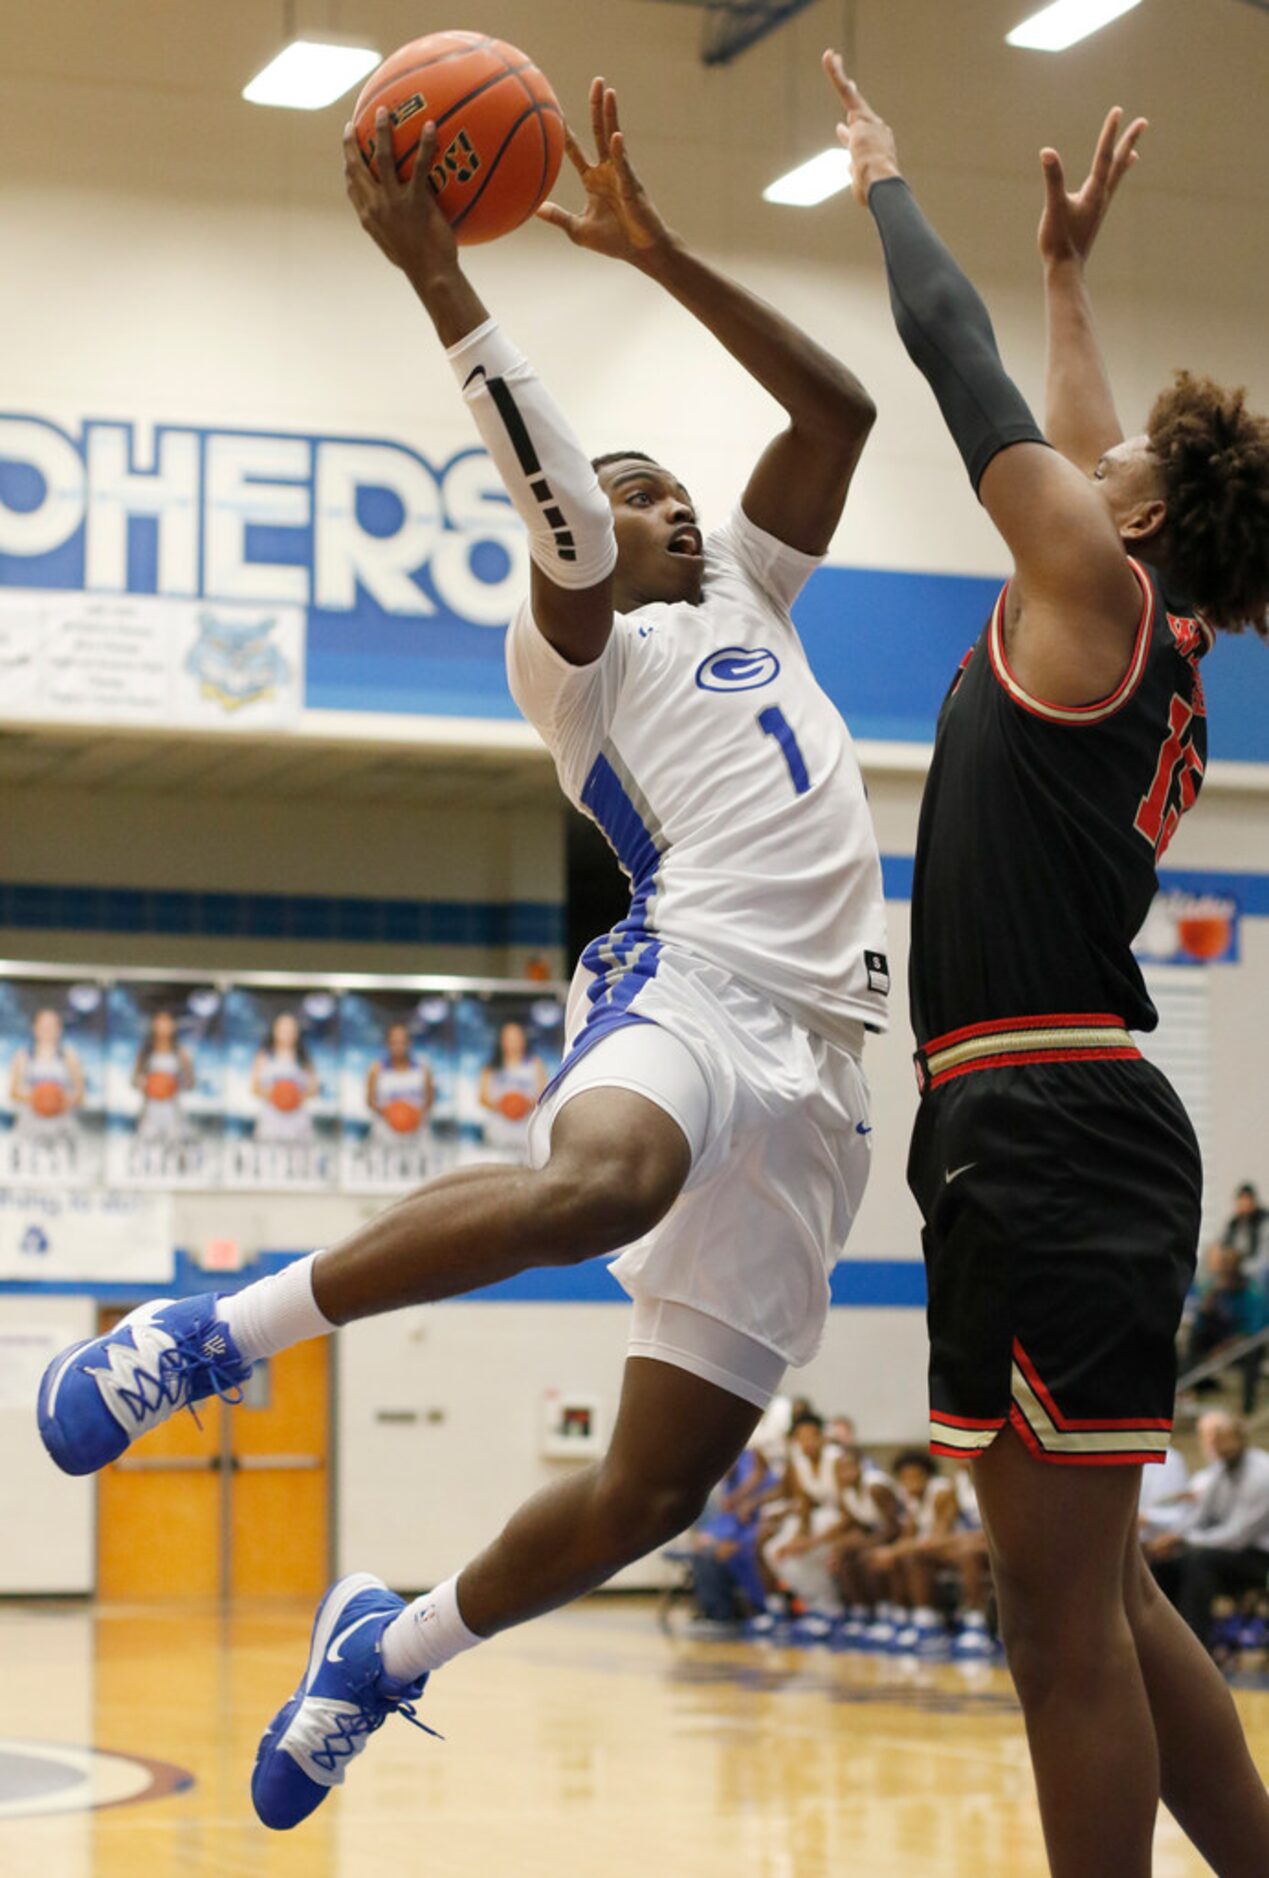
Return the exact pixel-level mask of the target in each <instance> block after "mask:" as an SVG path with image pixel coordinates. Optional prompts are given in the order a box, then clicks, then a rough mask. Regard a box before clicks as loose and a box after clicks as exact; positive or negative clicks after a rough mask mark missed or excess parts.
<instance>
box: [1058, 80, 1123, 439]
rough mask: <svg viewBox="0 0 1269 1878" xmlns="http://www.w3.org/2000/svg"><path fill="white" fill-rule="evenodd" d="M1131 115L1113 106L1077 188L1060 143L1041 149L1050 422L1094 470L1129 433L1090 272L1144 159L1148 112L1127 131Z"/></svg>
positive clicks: (1059, 437) (1061, 437)
mask: <svg viewBox="0 0 1269 1878" xmlns="http://www.w3.org/2000/svg"><path fill="white" fill-rule="evenodd" d="M1123 116H1124V114H1123V112H1122V111H1121V110H1120V108H1119V106H1118V105H1116V106H1115V108H1114V110H1113V111H1110V112H1108V113H1107V116H1106V121H1105V123H1104V124H1103V125H1102V130H1101V135H1100V137H1099V138H1098V140H1097V148H1096V150H1095V151H1094V153H1093V162H1092V167H1091V169H1090V170H1089V173H1088V175H1087V176H1086V177H1085V179H1084V181H1083V183H1082V185H1081V186H1080V188H1079V189H1078V190H1077V191H1076V192H1075V194H1071V192H1070V191H1069V190H1068V189H1067V187H1066V177H1065V175H1064V174H1063V170H1062V159H1061V157H1060V156H1059V155H1058V153H1057V151H1056V150H1052V149H1044V150H1042V151H1041V152H1040V164H1041V168H1042V169H1043V172H1044V209H1043V212H1042V214H1041V216H1040V233H1039V243H1040V258H1041V260H1042V261H1043V263H1044V288H1045V309H1046V312H1047V315H1048V350H1047V356H1046V371H1045V420H1044V427H1045V430H1046V431H1047V432H1048V436H1049V441H1050V443H1052V445H1053V446H1054V448H1055V449H1057V450H1060V451H1061V452H1062V455H1063V456H1064V457H1066V458H1067V459H1068V460H1069V461H1070V462H1072V463H1074V465H1075V467H1076V469H1081V470H1083V471H1084V473H1085V474H1086V475H1089V474H1091V472H1092V471H1093V470H1094V469H1095V468H1096V467H1097V464H1098V461H1099V460H1100V458H1101V457H1103V456H1104V455H1105V453H1106V451H1107V450H1110V449H1112V448H1113V447H1114V445H1115V444H1117V443H1122V442H1123V436H1124V433H1123V430H1122V428H1121V426H1120V423H1119V418H1118V416H1117V414H1116V411H1115V399H1114V394H1113V393H1112V391H1111V388H1110V380H1109V378H1108V377H1107V375H1106V365H1105V361H1104V359H1103V358H1102V350H1101V346H1100V345H1099V344H1098V340H1097V332H1096V329H1095V327H1094V324H1093V309H1092V305H1091V303H1090V301H1089V297H1088V288H1087V286H1086V284H1085V280H1084V268H1085V264H1086V262H1087V260H1088V257H1089V254H1090V253H1091V251H1092V247H1093V243H1094V241H1095V240H1096V239H1097V231H1098V229H1099V228H1100V227H1101V225H1102V222H1103V221H1104V220H1105V217H1106V211H1107V209H1108V208H1109V207H1110V204H1111V201H1112V198H1113V197H1114V194H1115V191H1116V190H1117V189H1118V187H1119V185H1120V183H1121V182H1122V181H1123V179H1124V177H1125V176H1126V175H1127V174H1128V171H1129V170H1130V169H1131V168H1132V166H1133V164H1134V163H1135V162H1136V161H1137V142H1138V139H1139V138H1140V136H1141V133H1142V132H1143V131H1144V130H1145V129H1146V120H1145V118H1144V117H1138V118H1134V119H1133V121H1132V123H1131V124H1130V125H1129V126H1128V128H1127V130H1126V131H1124V133H1123V135H1122V136H1120V135H1119V127H1120V125H1121V124H1122V122H1123Z"/></svg>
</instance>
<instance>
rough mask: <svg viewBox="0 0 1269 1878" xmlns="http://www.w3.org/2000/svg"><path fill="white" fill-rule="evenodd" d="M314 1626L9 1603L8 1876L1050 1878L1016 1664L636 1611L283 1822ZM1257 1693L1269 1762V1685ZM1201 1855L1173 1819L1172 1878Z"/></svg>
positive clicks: (534, 1664)
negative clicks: (670, 1629)
mask: <svg viewBox="0 0 1269 1878" xmlns="http://www.w3.org/2000/svg"><path fill="white" fill-rule="evenodd" d="M310 1615H311V1613H310V1611H309V1610H308V1609H307V1608H300V1607H293V1606H290V1605H285V1606H281V1607H278V1606H273V1607H269V1606H265V1605H256V1606H254V1607H253V1606H247V1605H242V1606H238V1607H236V1608H233V1609H231V1610H230V1611H228V1612H225V1613H221V1612H219V1611H218V1610H217V1609H215V1608H213V1607H208V1606H194V1607H188V1608H187V1607H183V1606H176V1607H172V1606H168V1607H140V1606H133V1607H124V1606H113V1607H112V1606H103V1607H99V1608H96V1609H89V1608H86V1607H83V1606H77V1605H71V1606H63V1605H56V1604H42V1605H5V1606H0V1714H2V1716H3V1720H2V1721H0V1733H2V1734H3V1736H4V1739H2V1740H0V1873H3V1875H4V1878H300V1875H301V1874H302V1875H303V1878H381V1875H382V1874H385V1873H397V1872H399V1873H403V1874H410V1875H411V1878H413V1874H416V1873H417V1874H426V1878H477V1874H479V1878H548V1874H549V1878H627V1875H629V1878H636V1875H637V1878H649V1874H652V1878H677V1875H678V1874H685V1875H686V1874H690V1875H691V1878H830V1874H831V1878H847V1875H848V1874H850V1875H851V1878H855V1875H858V1878H1043V1874H1044V1872H1045V1865H1044V1860H1043V1856H1042V1853H1041V1847H1040V1835H1039V1828H1038V1825H1037V1822H1036V1816H1035V1809H1034V1802H1033V1798H1032V1790H1031V1779H1030V1773H1029V1770H1028V1766H1027V1756H1026V1748H1025V1744H1024V1741H1023V1734H1022V1726H1021V1721H1020V1718H1019V1715H1018V1711H1017V1708H1016V1706H1015V1704H1014V1701H1013V1697H1012V1694H1011V1691H1010V1688H1009V1684H1008V1681H1007V1678H1006V1677H1005V1676H1004V1675H1003V1674H1002V1673H1000V1672H999V1671H995V1670H991V1671H980V1672H978V1673H977V1674H974V1675H971V1676H966V1675H965V1674H962V1673H961V1672H959V1671H957V1670H956V1669H954V1668H946V1667H938V1668H934V1667H930V1668H926V1667H908V1668H904V1667H902V1666H900V1665H897V1664H896V1663H894V1662H892V1661H887V1660H884V1659H875V1658H870V1657H850V1656H831V1655H827V1654H824V1653H821V1652H797V1651H791V1650H790V1651H785V1650H765V1649H761V1648H759V1647H758V1646H752V1645H733V1644H724V1645H720V1644H704V1643H693V1642H686V1641H682V1642H680V1641H672V1640H670V1639H667V1638H666V1637H664V1636H663V1635H661V1634H660V1632H659V1631H658V1630H657V1628H656V1624H655V1619H654V1611H653V1607H652V1605H651V1604H650V1603H647V1604H645V1603H643V1602H642V1601H640V1602H638V1603H628V1602H624V1601H604V1600H593V1601H592V1602H590V1603H589V1604H587V1605H584V1606H581V1607H578V1608H576V1609H574V1610H572V1611H568V1612H564V1613H561V1614H560V1615H559V1616H556V1617H551V1618H546V1619H544V1620H542V1621H540V1622H539V1623H537V1624H533V1625H530V1626H528V1627H526V1628H525V1629H523V1630H519V1631H515V1632H512V1633H510V1634H509V1635H507V1636H506V1637H503V1638H501V1639H499V1640H498V1641H496V1642H494V1643H492V1644H490V1645H488V1646H487V1647H486V1648H485V1649H483V1650H481V1651H479V1652H478V1653H477V1654H476V1655H474V1656H471V1657H468V1658H466V1659H464V1660H463V1661H461V1662H459V1663H457V1664H455V1665H454V1666H453V1667H452V1668H450V1669H448V1670H445V1671H442V1672H441V1674H440V1675H439V1676H437V1677H436V1678H435V1680H434V1681H433V1683H432V1685H431V1687H430V1689H429V1690H428V1692H427V1695H426V1698H425V1710H424V1712H425V1713H426V1716H427V1719H428V1720H429V1722H430V1723H431V1724H432V1725H433V1726H435V1727H437V1728H439V1729H441V1730H442V1731H443V1732H444V1733H445V1735H446V1737H447V1739H446V1740H445V1741H443V1742H440V1741H433V1740H430V1739H429V1738H428V1737H427V1736H425V1735H421V1734H419V1733H417V1731H415V1730H414V1729H411V1728H410V1727H409V1726H408V1725H407V1724H406V1723H404V1722H401V1721H392V1722H389V1724H388V1725H387V1727H386V1728H385V1729H384V1730H383V1732H382V1733H381V1734H380V1735H378V1736H377V1737H376V1738H375V1739H374V1740H373V1741H372V1742H371V1743H370V1746H369V1748H368V1750H367V1753H366V1754H365V1756H364V1757H363V1758H362V1759H361V1760H360V1761H359V1762H358V1763H357V1765H356V1766H355V1767H354V1768H353V1770H352V1773H351V1776H350V1779H349V1783H348V1786H347V1788H346V1790H345V1791H344V1792H342V1793H336V1794H335V1795H333V1796H332V1798H331V1799H330V1800H328V1801H327V1802H326V1803H325V1804H324V1806H323V1807H322V1808H321V1810H320V1811H319V1812H318V1813H317V1814H316V1816H315V1817H314V1818H313V1819H312V1820H310V1821H309V1822H308V1824H307V1825H305V1826H302V1827H300V1828H299V1829H298V1830H297V1831H296V1832H295V1833H292V1834H283V1835H277V1836H275V1835H272V1834H269V1833H266V1832H265V1831H264V1830H263V1828H261V1827H260V1826H258V1825H257V1823H256V1821H255V1817H254V1814H253V1813H252V1811H251V1805H250V1799H249V1795H248V1780H249V1777H250V1769H251V1762H252V1758H253V1755H254V1753H255V1748H256V1743H257V1740H258V1738H259V1735H260V1732H261V1730H262V1728H263V1726H264V1724H265V1722H266V1721H267V1720H268V1718H269V1716H270V1714H271V1713H272V1712H273V1710H274V1709H275V1708H276V1707H277V1706H279V1705H280V1704H281V1702H282V1701H283V1700H285V1698H286V1697H287V1696H288V1695H289V1694H290V1692H291V1689H292V1687H293V1685H294V1684H295V1682H296V1681H298V1679H299V1674H300V1670H301V1667H302V1665H303V1662H304V1659H305V1656H306V1653H307V1647H308V1626H309V1620H310ZM1238 1701H1239V1706H1240V1708H1241V1711H1242V1714H1243V1716H1244V1719H1245V1721H1246V1724H1247V1726H1248V1728H1249V1729H1250V1730H1251V1731H1252V1734H1253V1738H1254V1744H1255V1747H1256V1751H1257V1755H1258V1758H1259V1759H1260V1761H1261V1764H1262V1765H1263V1766H1265V1767H1269V1691H1266V1692H1260V1691H1242V1692H1240V1693H1239V1696H1238ZM88 1749H91V1750H95V1751H96V1752H95V1754H89V1753H85V1752H84V1750H88ZM138 1789H140V1791H138ZM36 1808H39V1809H43V1810H40V1811H34V1810H32V1809H36ZM1205 1870H1206V1867H1205V1866H1203V1865H1202V1864H1201V1862H1200V1861H1199V1860H1198V1858H1197V1857H1196V1856H1195V1855H1194V1854H1193V1853H1192V1852H1191V1851H1190V1850H1189V1849H1188V1847H1187V1846H1186V1845H1185V1843H1184V1841H1183V1840H1182V1839H1181V1836H1180V1834H1179V1833H1178V1832H1177V1831H1176V1829H1175V1828H1174V1827H1173V1826H1172V1824H1171V1822H1170V1821H1167V1820H1165V1821H1163V1822H1162V1823H1161V1825H1160V1828H1159V1837H1158V1849H1157V1856H1156V1863H1155V1871H1156V1874H1157V1878H1191V1875H1192V1874H1194V1875H1197V1874H1199V1873H1201V1872H1203V1871H1205Z"/></svg>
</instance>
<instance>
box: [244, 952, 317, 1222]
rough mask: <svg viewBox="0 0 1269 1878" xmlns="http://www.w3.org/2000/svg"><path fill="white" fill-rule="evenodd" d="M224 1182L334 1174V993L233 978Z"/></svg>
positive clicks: (259, 1185)
mask: <svg viewBox="0 0 1269 1878" xmlns="http://www.w3.org/2000/svg"><path fill="white" fill-rule="evenodd" d="M224 1033H225V1171H224V1184H225V1185H226V1186H227V1187H250V1188H256V1189H261V1190H268V1191H278V1190H281V1189H286V1188H301V1189H306V1190H310V1191H311V1190H313V1189H320V1188H323V1187H334V1186H335V1185H336V1184H337V1182H338V1179H339V999H338V998H337V997H336V996H335V994H334V993H333V992H331V991H323V990H313V991H290V990H286V991H284V990H272V989H269V988H264V989H258V988H256V987H254V986H253V987H250V988H248V987H245V986H241V985H235V986H234V987H233V989H232V990H230V991H229V992H228V994H227V995H226V998H225V1016H224Z"/></svg>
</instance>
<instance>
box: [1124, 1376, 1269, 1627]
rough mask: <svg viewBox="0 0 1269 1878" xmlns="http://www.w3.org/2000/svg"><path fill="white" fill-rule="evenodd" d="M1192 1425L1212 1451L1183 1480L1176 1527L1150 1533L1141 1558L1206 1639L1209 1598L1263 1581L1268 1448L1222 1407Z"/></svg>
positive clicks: (1260, 1586)
mask: <svg viewBox="0 0 1269 1878" xmlns="http://www.w3.org/2000/svg"><path fill="white" fill-rule="evenodd" d="M1199 1432H1200V1435H1201V1436H1202V1438H1203V1443H1204V1446H1205V1447H1206V1448H1207V1449H1208V1451H1209V1452H1210V1453H1212V1454H1214V1455H1215V1456H1216V1458H1215V1460H1214V1461H1213V1463H1212V1465H1211V1466H1210V1467H1205V1468H1203V1469H1202V1471H1201V1472H1200V1473H1197V1474H1195V1476H1194V1478H1193V1479H1192V1480H1191V1482H1190V1489H1189V1496H1188V1497H1189V1500H1190V1505H1191V1512H1190V1515H1189V1518H1188V1519H1187V1520H1186V1522H1185V1524H1184V1525H1183V1527H1182V1528H1181V1530H1180V1531H1178V1532H1169V1533H1164V1534H1162V1535H1161V1536H1160V1537H1158V1538H1155V1539H1152V1540H1150V1541H1149V1542H1148V1543H1147V1545H1146V1557H1147V1558H1148V1559H1149V1561H1150V1563H1151V1566H1152V1567H1153V1569H1154V1574H1155V1577H1156V1578H1157V1579H1158V1581H1159V1584H1160V1586H1161V1587H1162V1589H1163V1590H1164V1591H1165V1592H1166V1593H1167V1595H1168V1597H1169V1598H1171V1600H1172V1602H1173V1603H1174V1604H1175V1605H1176V1607H1177V1609H1178V1610H1179V1611H1180V1613H1181V1615H1182V1617H1184V1619H1185V1621H1186V1623H1187V1624H1188V1625H1189V1626H1190V1629H1191V1630H1192V1631H1193V1632H1194V1634H1195V1636H1197V1637H1198V1638H1199V1639H1200V1641H1201V1642H1203V1643H1206V1642H1207V1639H1208V1634H1209V1632H1210V1629H1211V1618H1212V1600H1213V1598H1216V1597H1219V1596H1221V1595H1222V1594H1223V1595H1226V1596H1229V1595H1235V1594H1237V1593H1239V1592H1243V1591H1256V1590H1259V1591H1264V1590H1265V1589H1267V1588H1269V1453H1266V1452H1265V1450H1264V1449H1263V1448H1253V1447H1251V1446H1250V1445H1249V1444H1248V1441H1247V1430H1246V1428H1245V1426H1244V1424H1243V1423H1242V1421H1241V1420H1240V1419H1239V1417H1238V1416H1237V1415H1230V1414H1227V1413H1226V1412H1225V1411H1224V1410H1217V1411H1214V1412H1213V1413H1212V1414H1210V1415H1205V1416H1204V1417H1203V1418H1202V1420H1201V1422H1200V1423H1199Z"/></svg>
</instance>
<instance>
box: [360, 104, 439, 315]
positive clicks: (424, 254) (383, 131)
mask: <svg viewBox="0 0 1269 1878" xmlns="http://www.w3.org/2000/svg"><path fill="white" fill-rule="evenodd" d="M436 135H437V133H436V126H435V124H432V123H428V124H425V125H424V126H423V131H422V135H421V137H420V139H419V147H418V150H417V151H416V153H415V158H414V169H413V171H412V172H411V175H410V179H409V181H408V182H402V180H401V178H400V177H399V176H398V174H397V167H396V164H395V163H394V162H392V161H391V160H390V159H389V160H388V161H387V162H383V161H381V160H380V158H379V157H378V156H377V157H376V160H375V166H374V168H373V169H372V168H371V166H370V164H369V163H367V162H366V159H365V158H364V156H363V155H362V153H361V148H360V146H359V145H358V142H357V136H356V132H355V131H354V129H353V126H352V125H351V124H347V125H345V127H344V183H345V186H346V188H347V190H348V199H349V201H350V202H351V203H352V205H353V208H354V209H355V211H356V214H357V219H358V221H359V222H360V223H361V225H362V227H363V228H364V229H365V231H366V233H367V234H368V235H369V236H370V237H371V239H372V240H373V241H375V242H376V243H377V244H378V246H379V247H380V248H381V249H382V250H383V252H384V254H386V255H387V257H388V259H389V260H390V261H391V262H392V263H393V265H394V266H395V267H399V268H401V269H402V270H403V271H404V272H405V273H406V274H408V275H409V276H410V278H411V280H414V281H416V282H420V281H425V280H427V279H429V278H432V277H438V276H441V275H445V274H451V273H454V272H456V271H457V269H458V244H457V242H456V241H455V240H454V231H453V229H452V228H451V227H450V225H449V223H448V222H447V221H446V220H445V217H444V215H442V213H441V210H440V207H439V205H438V203H437V200H436V196H435V194H434V192H433V190H432V186H431V182H430V180H429V179H430V176H431V170H432V164H433V161H434V160H435V156H436ZM391 149H392V120H391V119H390V117H389V116H388V113H387V112H386V111H380V112H379V113H378V116H377V117H376V119H375V150H376V152H381V153H386V152H389V151H391ZM376 171H378V174H376Z"/></svg>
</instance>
